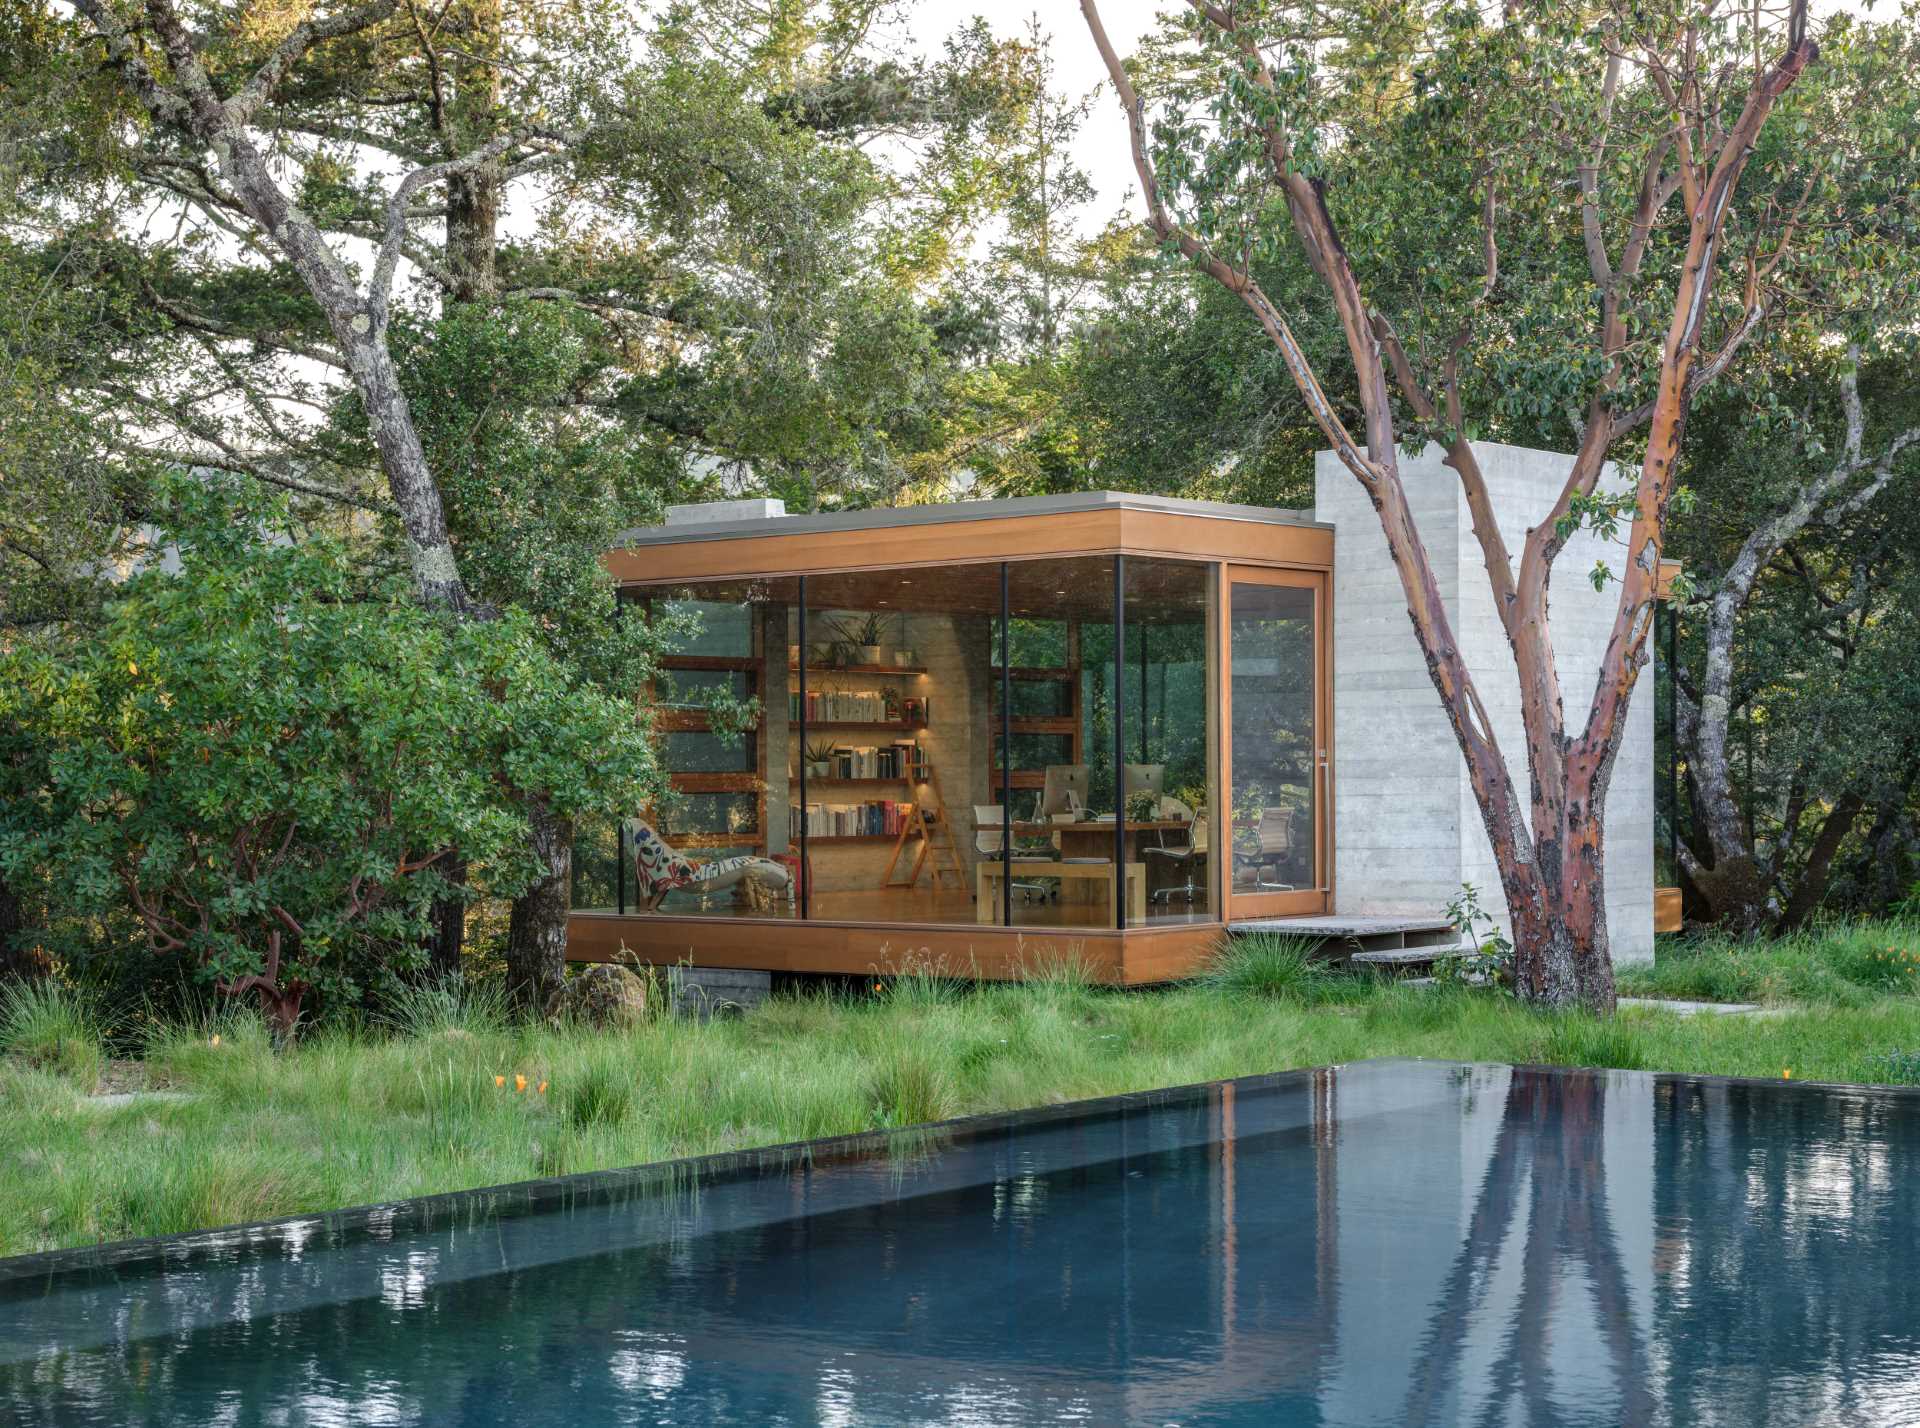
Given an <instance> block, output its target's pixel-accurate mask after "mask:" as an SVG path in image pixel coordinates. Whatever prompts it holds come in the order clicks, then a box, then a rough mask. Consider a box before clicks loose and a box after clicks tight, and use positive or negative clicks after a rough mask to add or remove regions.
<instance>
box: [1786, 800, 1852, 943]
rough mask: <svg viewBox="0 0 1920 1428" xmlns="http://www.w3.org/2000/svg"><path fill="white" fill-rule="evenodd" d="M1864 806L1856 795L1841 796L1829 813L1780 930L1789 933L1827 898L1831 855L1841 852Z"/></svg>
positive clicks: (1802, 871)
mask: <svg viewBox="0 0 1920 1428" xmlns="http://www.w3.org/2000/svg"><path fill="white" fill-rule="evenodd" d="M1866 803H1867V801H1866V799H1864V798H1862V797H1861V796H1860V795H1859V794H1857V793H1851V792H1849V793H1844V794H1842V795H1841V796H1840V799H1839V801H1838V802H1836V803H1835V804H1834V805H1833V807H1832V808H1831V809H1830V810H1829V811H1828V813H1827V816H1826V820H1825V821H1824V822H1822V823H1821V825H1820V833H1819V836H1818V837H1816V838H1815V839H1814V840H1813V849H1812V851H1811V852H1809V853H1808V854H1807V865H1806V867H1804V868H1802V869H1801V871H1800V881H1799V882H1798V883H1796V884H1795V885H1794V889H1793V896H1792V897H1790V898H1788V899H1787V910H1786V911H1785V912H1783V913H1781V914H1780V931H1782V932H1792V931H1793V930H1794V929H1795V928H1797V927H1799V926H1800V925H1801V924H1802V923H1804V922H1805V921H1806V920H1807V919H1808V918H1809V917H1811V916H1813V913H1814V909H1815V908H1817V907H1819V906H1820V900H1821V899H1822V898H1823V897H1825V896H1826V895H1827V882H1828V880H1829V879H1830V878H1831V877H1832V876H1833V859H1834V855H1835V854H1836V853H1838V852H1839V851H1840V845H1841V844H1842V843H1844V842H1845V841H1846V838H1847V834H1849V833H1851V832H1852V831H1853V825H1854V824H1855V823H1856V822H1857V821H1858V820H1859V817H1860V811H1861V810H1862V809H1863V808H1865V807H1866Z"/></svg>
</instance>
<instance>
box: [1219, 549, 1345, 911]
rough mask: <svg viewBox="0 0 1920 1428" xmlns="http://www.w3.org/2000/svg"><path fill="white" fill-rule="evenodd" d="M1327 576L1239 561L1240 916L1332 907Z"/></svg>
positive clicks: (1230, 699)
mask: <svg viewBox="0 0 1920 1428" xmlns="http://www.w3.org/2000/svg"><path fill="white" fill-rule="evenodd" d="M1326 586H1327V580H1326V576H1325V575H1324V574H1321V573H1318V572H1313V571H1294V570H1261V569H1256V568H1254V567H1251V566H1229V567H1228V569H1227V591H1228V593H1227V599H1226V601H1225V602H1224V603H1225V607H1226V608H1225V620H1226V640H1225V643H1226V647H1227V679H1226V699H1225V701H1224V702H1225V705H1226V710H1225V713H1226V718H1225V721H1224V722H1225V725H1226V731H1227V737H1226V740H1225V748H1224V758H1225V762H1226V769H1225V775H1226V777H1225V780H1224V782H1225V786H1226V789H1227V794H1228V797H1227V806H1226V822H1227V840H1226V841H1227V847H1228V849H1229V852H1230V858H1229V860H1228V863H1227V866H1226V868H1225V869H1224V871H1225V873H1226V878H1227V891H1228V899H1229V902H1228V916H1229V917H1230V918H1236V919H1237V918H1246V917H1284V916H1287V915H1289V914H1309V913H1317V912H1325V911H1326V910H1327V907H1328V905H1329V904H1328V892H1329V885H1330V880H1329V878H1328V857H1327V853H1328V849H1327V838H1326V828H1327V803H1328V789H1327V780H1328V777H1329V772H1328V767H1327V765H1328V754H1329V751H1330V745H1329V742H1328V728H1329V724H1330V722H1331V721H1330V719H1329V717H1328V716H1329V707H1328V699H1327V693H1328V685H1329V680H1328V678H1327V669H1326V639H1325V633H1324V632H1325V628H1326V607H1327V588H1326Z"/></svg>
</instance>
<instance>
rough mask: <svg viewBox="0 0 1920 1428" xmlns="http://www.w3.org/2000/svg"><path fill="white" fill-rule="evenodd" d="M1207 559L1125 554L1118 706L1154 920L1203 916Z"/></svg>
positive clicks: (1206, 912) (1207, 815)
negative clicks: (1189, 560) (1200, 561)
mask: <svg viewBox="0 0 1920 1428" xmlns="http://www.w3.org/2000/svg"><path fill="white" fill-rule="evenodd" d="M1209 577H1210V571H1209V568H1208V567H1207V566H1205V565H1198V564H1190V563H1186V562H1180V561H1168V560H1146V559H1142V558H1139V557H1129V558H1128V560H1127V562H1126V619H1125V621H1124V629H1125V658H1124V659H1123V660H1122V661H1121V666H1122V670H1121V677H1120V689H1121V709H1122V715H1123V717H1122V727H1123V733H1124V742H1125V759H1124V761H1123V762H1124V764H1125V772H1126V784H1127V788H1128V796H1127V829H1128V843H1129V847H1130V849H1131V850H1132V851H1131V856H1132V857H1133V858H1134V859H1135V860H1136V861H1138V862H1139V863H1140V864H1141V865H1142V867H1143V869H1144V872H1145V875H1146V882H1147V893H1146V904H1147V905H1146V913H1147V919H1148V921H1150V922H1168V921H1174V922H1186V921H1209V920H1211V919H1212V918H1213V916H1214V911H1213V902H1212V898H1211V895H1210V893H1209V883H1210V881H1211V874H1212V867H1211V861H1212V852H1213V848H1214V846H1215V845H1214V840H1213V838H1212V836H1211V833H1212V828H1211V826H1210V822H1211V818H1212V813H1213V806H1214V800H1213V799H1212V798H1210V797H1209V796H1208V789H1209V786H1210V785H1211V783H1212V773H1211V762H1210V757H1209V755H1210V751H1211V750H1212V748H1213V747H1214V741H1213V734H1212V730H1213V678H1212V671H1213V668H1214V665H1213V660H1212V657H1211V648H1212V644H1213V630H1214V623H1213V621H1212V620H1211V619H1210V618H1209V611H1210V609H1211V606H1212V601H1211V598H1210V587H1211V583H1212V582H1211V580H1210V578H1209Z"/></svg>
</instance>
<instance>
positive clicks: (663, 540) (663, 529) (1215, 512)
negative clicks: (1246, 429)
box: [614, 491, 1332, 549]
mask: <svg viewBox="0 0 1920 1428" xmlns="http://www.w3.org/2000/svg"><path fill="white" fill-rule="evenodd" d="M1123 510H1125V511H1142V512H1150V513H1153V514H1158V515H1168V516H1202V517H1205V518H1207V519H1210V520H1219V521H1253V522H1257V523H1259V524H1261V525H1270V526H1303V527H1307V528H1309V529H1313V530H1331V529H1332V527H1331V526H1330V525H1328V524H1327V523H1325V522H1324V521H1317V520H1315V519H1314V516H1313V512H1311V511H1297V510H1286V509H1283V508H1282V507H1279V506H1239V505H1235V504H1233V503H1232V502H1230V501H1190V500H1185V499H1182V498H1180V497H1177V496H1142V495H1135V494H1134V493H1132V492H1128V491H1070V492H1067V493H1066V494H1064V495H1057V496H1008V497H1005V498H1002V499H999V500H986V501H949V502H943V503H941V504H938V505H926V506H872V507H868V508H867V509H864V510H858V511H829V512H826V513H824V514H819V515H793V516H756V517H753V518H752V519H749V520H744V521H687V522H685V523H683V524H679V525H659V526H636V527H634V528H633V529H632V530H627V531H622V532H621V533H620V535H619V537H618V538H617V539H616V541H615V542H614V548H615V549H625V548H630V547H633V546H645V545H680V544H686V543H691V542H694V541H716V540H741V539H748V538H755V539H759V538H765V537H768V536H786V535H825V534H834V533H839V532H848V533H852V532H859V531H876V530H891V529H896V528H899V527H904V526H939V525H949V524H956V523H959V522H963V521H1001V520H1016V519H1018V518H1020V517H1022V516H1059V515H1075V514H1081V513H1085V512H1089V511H1123Z"/></svg>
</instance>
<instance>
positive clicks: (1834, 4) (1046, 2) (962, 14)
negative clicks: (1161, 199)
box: [906, 0, 1898, 229]
mask: <svg viewBox="0 0 1920 1428" xmlns="http://www.w3.org/2000/svg"><path fill="white" fill-rule="evenodd" d="M1176 3H1177V0H1176ZM1168 8H1170V7H1169V4H1168V0H1100V19H1101V22H1102V23H1103V24H1105V26H1106V29H1107V37H1108V38H1109V39H1111V40H1112V41H1113V47H1114V49H1115V50H1117V51H1118V52H1119V54H1120V56H1121V58H1123V59H1124V58H1126V57H1127V56H1129V55H1131V54H1133V53H1134V51H1135V50H1137V49H1138V48H1139V45H1140V40H1141V38H1142V36H1144V35H1145V34H1147V32H1148V31H1150V30H1151V29H1153V27H1154V17H1155V15H1156V14H1158V13H1160V12H1162V11H1165V10H1167V9H1168ZM1841 10H1848V11H1852V12H1853V13H1855V14H1864V15H1866V16H1868V17H1869V18H1871V19H1879V20H1888V19H1892V18H1894V17H1895V16H1896V15H1897V13H1898V6H1897V4H1895V3H1891V0H1878V3H1877V4H1875V3H1874V0H1812V11H1813V14H1814V16H1815V17H1816V18H1818V17H1823V16H1827V15H1831V14H1834V13H1835V12H1837V11H1841ZM1036 14H1037V15H1039V16H1040V19H1041V25H1042V28H1043V29H1045V30H1046V31H1047V33H1048V34H1050V35H1051V36H1052V37H1053V59H1054V66H1055V76H1056V78H1055V83H1056V84H1057V86H1058V87H1059V88H1060V89H1062V90H1064V91H1065V92H1066V93H1068V94H1071V95H1075V96H1079V95H1084V94H1086V93H1088V92H1089V91H1090V90H1092V89H1093V88H1094V87H1095V86H1096V85H1103V84H1105V82H1106V77H1107V72H1106V69H1105V67H1104V66H1103V65H1102V64H1101V63H1100V56H1099V54H1098V53H1097V52H1096V51H1095V50H1094V48H1093V39H1092V37H1091V36H1089V35H1088V33H1087V26H1086V21H1085V20H1084V19H1083V18H1082V17H1081V14H1080V6H1079V4H1078V3H1077V0H918V3H916V4H915V5H914V8H913V10H912V11H911V13H910V14H909V16H908V19H907V31H908V33H907V36H906V41H907V43H908V44H909V45H910V46H911V47H912V48H914V49H916V50H918V51H919V52H921V53H923V54H926V55H933V54H937V53H938V52H939V48H940V42H941V41H942V40H943V39H944V38H945V37H946V36H948V35H949V34H951V33H953V31H955V30H956V29H958V28H960V27H961V26H962V25H964V24H965V23H967V21H969V20H970V19H972V18H973V17H974V16H976V15H979V16H982V17H984V18H985V19H986V21H987V23H988V24H989V25H990V26H992V27H993V32H994V33H995V34H996V35H1002V36H1007V37H1011V36H1015V35H1024V34H1025V33H1026V29H1027V20H1028V18H1029V17H1030V16H1033V15H1036ZM1074 158H1075V160H1076V161H1077V162H1078V163H1079V165H1080V167H1081V168H1082V169H1084V170H1085V171H1086V173H1087V176H1088V178H1090V179H1091V180H1092V181H1093V187H1094V191H1095V192H1096V193H1097V194H1099V198H1098V200H1097V201H1096V202H1095V203H1094V204H1092V205H1091V206H1090V208H1089V210H1088V211H1087V212H1086V213H1084V214H1082V215H1081V225H1082V228H1083V229H1091V228H1098V227H1099V226H1100V225H1101V224H1102V223H1103V222H1105V220H1106V219H1107V217H1108V216H1109V215H1111V214H1112V213H1113V211H1114V210H1115V209H1116V208H1118V207H1119V206H1120V205H1121V204H1122V203H1127V204H1128V208H1129V211H1130V212H1134V210H1137V208H1138V203H1137V198H1138V195H1137V194H1134V195H1133V199H1134V200H1136V201H1134V202H1129V193H1130V191H1131V190H1134V189H1135V188H1137V186H1138V185H1137V181H1136V179H1135V178H1134V173H1133V158H1132V156H1131V155H1130V154H1129V152H1128V150H1127V131H1126V125H1125V121H1124V120H1123V119H1122V118H1121V115H1120V108H1119V105H1118V104H1117V103H1116V102H1115V100H1114V97H1113V91H1112V90H1111V89H1102V91H1101V93H1100V97H1099V100H1098V101H1097V102H1096V103H1095V105H1094V107H1093V112H1092V113H1091V114H1089V115H1088V116H1087V122H1086V123H1085V124H1084V125H1083V126H1082V127H1081V130H1080V135H1079V139H1078V141H1077V142H1076V143H1075V145H1074ZM1134 216H1136V217H1137V216H1138V214H1137V212H1134Z"/></svg>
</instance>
